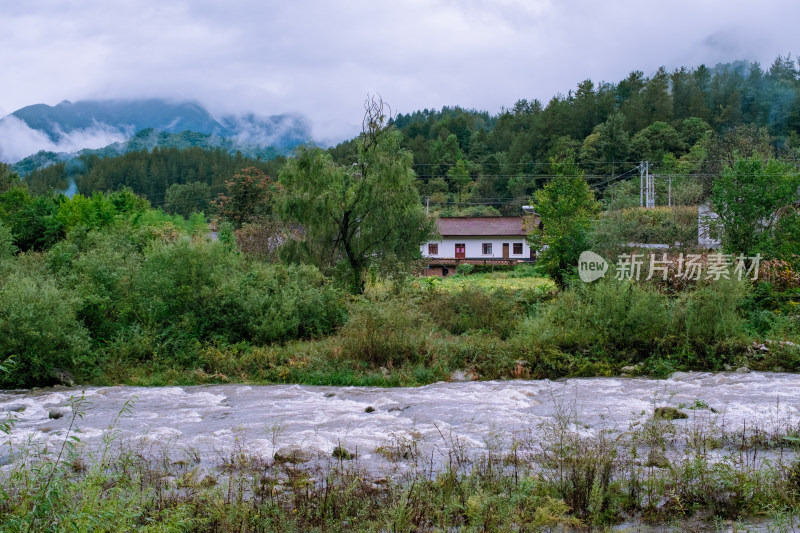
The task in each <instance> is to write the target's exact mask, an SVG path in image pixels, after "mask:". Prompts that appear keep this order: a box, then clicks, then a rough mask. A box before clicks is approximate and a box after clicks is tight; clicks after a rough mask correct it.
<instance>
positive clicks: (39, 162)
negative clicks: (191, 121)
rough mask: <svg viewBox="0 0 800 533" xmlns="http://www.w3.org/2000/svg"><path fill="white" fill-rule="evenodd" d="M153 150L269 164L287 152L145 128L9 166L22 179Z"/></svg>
mask: <svg viewBox="0 0 800 533" xmlns="http://www.w3.org/2000/svg"><path fill="white" fill-rule="evenodd" d="M153 148H161V149H163V148H178V149H181V150H183V149H186V148H203V149H212V150H213V149H220V150H224V151H225V152H228V153H230V154H235V153H237V152H238V153H241V154H242V155H243V156H244V157H248V158H251V159H259V158H260V159H262V160H265V161H266V160H270V159H273V158H275V157H277V156H279V155H283V154H285V153H286V151H287V149H279V148H276V147H274V146H260V145H256V144H246V145H244V144H239V143H238V142H237V141H234V140H232V139H229V138H225V137H219V136H217V135H209V134H207V133H198V132H196V131H182V132H181V133H167V132H165V131H157V130H155V129H153V128H147V129H144V130H141V131H139V132H137V133H136V134H135V135H134V136H133V137H131V138H130V139H128V140H127V141H123V142H115V143H112V144H109V145H108V146H104V147H102V148H96V149H91V148H84V149H83V150H80V151H78V152H73V153H67V152H50V151H46V150H40V151H39V152H36V153H35V154H33V155H29V156H27V157H24V158H22V159H21V160H19V161H17V162H16V163H14V164H13V165H12V168H13V169H14V171H15V172H17V173H18V174H19V175H21V176H25V175H27V174H28V173H29V172H31V171H33V170H36V169H39V168H44V167H47V166H50V165H52V164H55V163H59V162H62V161H65V162H69V161H72V160H74V159H78V158H80V156H89V155H96V156H99V157H116V156H119V155H123V154H126V153H128V152H137V151H141V150H148V151H149V150H152V149H153Z"/></svg>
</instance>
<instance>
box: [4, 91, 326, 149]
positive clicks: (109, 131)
mask: <svg viewBox="0 0 800 533" xmlns="http://www.w3.org/2000/svg"><path fill="white" fill-rule="evenodd" d="M145 129H154V130H157V131H162V132H166V133H181V132H184V131H193V132H197V133H203V134H207V135H212V136H217V137H220V138H226V139H230V140H231V141H233V142H234V143H235V144H236V145H240V146H242V147H250V146H260V147H267V146H272V147H275V148H276V149H278V150H279V151H287V150H290V149H291V148H294V147H295V146H297V145H298V144H301V143H304V142H307V141H309V140H311V126H310V123H309V121H308V120H307V119H305V118H304V117H302V116H300V115H297V114H283V115H273V116H260V115H256V114H253V113H248V114H242V115H224V116H220V117H215V116H213V115H212V114H211V113H210V112H209V111H208V110H206V109H205V108H204V107H203V106H201V105H200V104H198V103H195V102H180V101H169V100H162V99H142V100H135V99H131V100H85V101H79V102H74V103H73V102H69V101H63V102H61V103H59V104H58V105H55V106H48V105H45V104H36V105H30V106H27V107H23V108H21V109H18V110H17V111H14V112H13V113H11V114H9V115H6V116H5V117H3V118H2V119H0V160H2V161H4V162H8V163H14V162H17V161H19V160H21V159H23V158H25V157H26V156H29V155H31V154H35V153H36V152H39V151H40V150H45V151H50V152H65V153H73V152H76V151H79V150H81V149H85V148H89V149H97V148H102V147H105V146H108V145H110V144H113V143H121V142H124V141H126V140H128V139H130V138H131V137H132V136H133V135H135V134H136V133H137V132H139V131H142V130H145Z"/></svg>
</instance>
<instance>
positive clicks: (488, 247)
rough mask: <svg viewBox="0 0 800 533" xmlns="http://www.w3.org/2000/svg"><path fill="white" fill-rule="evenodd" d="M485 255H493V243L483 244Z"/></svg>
mask: <svg viewBox="0 0 800 533" xmlns="http://www.w3.org/2000/svg"><path fill="white" fill-rule="evenodd" d="M483 255H492V243H490V242H485V243H483Z"/></svg>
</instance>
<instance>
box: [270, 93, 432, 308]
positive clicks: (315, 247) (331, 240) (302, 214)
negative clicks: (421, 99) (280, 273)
mask: <svg viewBox="0 0 800 533" xmlns="http://www.w3.org/2000/svg"><path fill="white" fill-rule="evenodd" d="M365 109H366V113H365V115H364V122H363V130H362V133H361V135H360V136H359V137H358V139H357V146H358V150H357V154H356V156H355V160H354V161H352V162H351V163H350V164H346V165H342V164H337V163H335V162H334V161H333V158H332V157H331V155H330V154H329V153H328V152H326V151H324V150H322V149H320V148H317V147H312V146H303V147H300V148H298V150H297V155H296V157H294V158H292V159H290V160H289V161H287V164H286V166H285V167H284V168H283V170H282V171H281V173H280V175H279V181H280V183H281V185H282V190H283V194H282V199H281V202H280V214H281V218H282V219H283V221H284V222H285V223H288V224H294V225H296V228H297V234H298V235H299V237H298V238H295V239H290V240H289V242H287V243H286V244H285V246H284V248H285V250H286V253H288V254H289V255H290V256H291V257H292V258H294V259H295V260H301V261H306V262H311V263H314V264H316V265H317V266H319V267H320V268H321V269H322V270H323V271H327V272H328V273H331V272H333V271H340V272H344V273H345V276H346V278H347V282H348V285H349V286H350V287H351V288H352V290H353V291H354V292H358V293H360V292H363V290H364V284H365V273H366V271H367V269H368V268H370V267H371V266H373V265H377V266H380V267H383V269H384V270H388V271H397V270H401V269H402V268H403V267H405V266H407V265H409V264H410V262H411V261H413V260H414V259H416V258H418V257H419V255H420V243H421V242H424V241H425V240H427V238H428V236H429V235H430V234H431V232H432V228H433V224H432V221H431V220H430V219H429V218H428V217H427V216H426V214H425V210H424V208H423V207H422V203H421V202H420V198H419V193H418V192H417V189H416V187H415V185H414V180H415V175H414V171H413V170H412V162H413V160H412V155H411V153H410V152H408V151H406V150H403V149H401V146H400V144H401V140H402V135H401V134H400V132H398V131H397V130H396V129H395V128H394V127H391V126H388V125H387V112H386V109H387V107H386V106H385V104H384V103H383V102H382V101H381V100H380V99H376V98H368V99H367V101H366V104H365Z"/></svg>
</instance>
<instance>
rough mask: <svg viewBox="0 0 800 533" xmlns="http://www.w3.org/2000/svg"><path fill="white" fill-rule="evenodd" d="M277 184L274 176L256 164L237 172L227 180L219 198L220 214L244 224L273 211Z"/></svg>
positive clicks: (235, 224) (229, 219) (236, 224)
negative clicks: (258, 167) (265, 172)
mask: <svg viewBox="0 0 800 533" xmlns="http://www.w3.org/2000/svg"><path fill="white" fill-rule="evenodd" d="M276 190H277V186H276V184H275V183H274V182H273V180H272V178H270V177H269V176H267V175H266V174H264V172H262V171H261V170H259V169H257V168H255V167H248V168H245V169H242V170H240V171H239V172H237V173H236V174H235V175H234V176H233V178H231V179H229V180H226V181H225V192H224V193H220V195H219V197H218V198H217V200H216V201H215V204H216V206H217V209H218V210H219V214H220V215H222V217H223V218H224V219H225V220H227V221H229V222H230V223H232V224H233V226H234V227H235V228H241V227H242V224H246V223H248V222H253V221H255V220H257V219H259V218H261V217H264V216H268V215H269V214H270V213H271V212H272V197H273V194H274V193H275V192H276Z"/></svg>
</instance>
